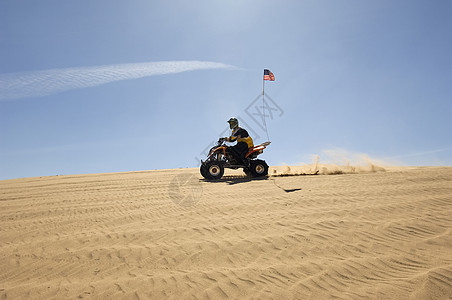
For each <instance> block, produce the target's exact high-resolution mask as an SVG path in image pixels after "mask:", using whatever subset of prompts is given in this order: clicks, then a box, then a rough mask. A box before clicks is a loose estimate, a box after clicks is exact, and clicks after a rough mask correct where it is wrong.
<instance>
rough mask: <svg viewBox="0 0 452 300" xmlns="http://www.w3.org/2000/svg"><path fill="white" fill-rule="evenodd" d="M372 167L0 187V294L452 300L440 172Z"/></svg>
mask: <svg viewBox="0 0 452 300" xmlns="http://www.w3.org/2000/svg"><path fill="white" fill-rule="evenodd" d="M295 169H296V168H292V169H291V171H292V172H295V171H294V170H295ZM281 170H282V171H281ZM275 171H276V172H273V170H271V171H270V175H271V174H282V173H283V172H284V170H283V169H278V168H275ZM374 171H376V170H373V171H372V170H370V172H353V173H354V174H347V173H346V172H342V173H335V174H338V175H334V176H333V175H331V176H326V175H317V176H287V177H278V176H273V177H272V176H270V177H269V178H268V179H263V180H251V179H247V178H243V177H238V176H236V175H235V174H236V173H231V174H229V177H228V176H227V177H226V178H225V179H223V180H220V181H217V182H208V181H205V180H202V177H201V175H199V173H198V170H197V169H178V170H158V171H143V172H130V173H113V174H91V175H73V176H55V177H43V178H26V179H15V180H4V181H0V208H1V211H0V241H1V244H0V296H1V297H2V299H24V298H27V299H79V298H96V299H226V298H230V299H258V298H260V299H331V298H339V299H451V298H452V254H451V253H452V251H451V250H452V229H451V228H452V218H451V217H450V216H452V168H450V167H424V168H387V169H386V171H385V172H374ZM326 173H328V172H326ZM227 175H228V174H227Z"/></svg>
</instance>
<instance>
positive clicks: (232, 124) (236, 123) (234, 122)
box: [228, 118, 239, 130]
mask: <svg viewBox="0 0 452 300" xmlns="http://www.w3.org/2000/svg"><path fill="white" fill-rule="evenodd" d="M228 123H229V128H231V129H232V130H234V129H235V128H236V127H237V126H239V121H238V120H237V119H236V118H230V119H229V121H228Z"/></svg>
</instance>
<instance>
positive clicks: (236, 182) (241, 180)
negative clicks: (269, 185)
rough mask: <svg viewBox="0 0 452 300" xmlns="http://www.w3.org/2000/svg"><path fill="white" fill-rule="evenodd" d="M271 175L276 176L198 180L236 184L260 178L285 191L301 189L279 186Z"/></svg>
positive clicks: (298, 189) (290, 191) (224, 177)
mask: <svg viewBox="0 0 452 300" xmlns="http://www.w3.org/2000/svg"><path fill="white" fill-rule="evenodd" d="M271 177H276V176H263V177H251V176H223V177H222V178H221V179H218V180H207V179H200V181H204V182H209V183H218V182H225V183H227V184H229V185H234V184H238V183H246V182H251V181H258V180H259V181H260V180H270V181H272V182H273V184H274V185H275V186H276V187H277V188H279V189H281V190H283V191H284V192H286V193H292V192H297V191H301V190H302V189H301V188H294V189H285V188H283V187H281V186H279V185H278V184H276V181H275V179H273V178H271Z"/></svg>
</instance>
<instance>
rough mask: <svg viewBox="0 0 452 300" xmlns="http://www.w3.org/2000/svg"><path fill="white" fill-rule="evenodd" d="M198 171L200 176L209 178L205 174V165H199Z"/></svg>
mask: <svg viewBox="0 0 452 300" xmlns="http://www.w3.org/2000/svg"><path fill="white" fill-rule="evenodd" d="M199 172H200V173H201V175H202V177H204V178H205V179H210V178H209V176H208V174H207V168H206V166H205V165H201V167H199Z"/></svg>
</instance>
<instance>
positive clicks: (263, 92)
mask: <svg viewBox="0 0 452 300" xmlns="http://www.w3.org/2000/svg"><path fill="white" fill-rule="evenodd" d="M262 121H263V122H264V127H265V132H266V133H267V141H269V140H270V138H269V136H268V129H267V122H266V121H265V70H264V76H263V77H262Z"/></svg>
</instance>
